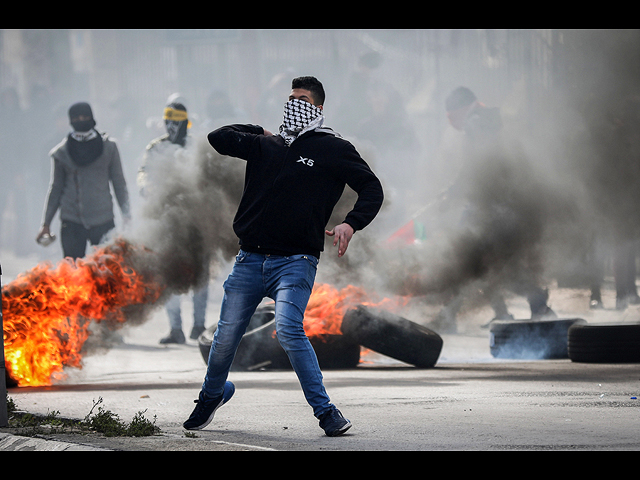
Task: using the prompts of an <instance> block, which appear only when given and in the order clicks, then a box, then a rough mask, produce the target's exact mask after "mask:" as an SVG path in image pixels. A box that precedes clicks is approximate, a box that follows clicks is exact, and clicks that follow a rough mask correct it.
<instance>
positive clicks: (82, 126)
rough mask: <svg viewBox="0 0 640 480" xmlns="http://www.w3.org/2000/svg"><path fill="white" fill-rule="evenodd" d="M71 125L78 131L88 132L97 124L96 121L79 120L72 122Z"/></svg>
mask: <svg viewBox="0 0 640 480" xmlns="http://www.w3.org/2000/svg"><path fill="white" fill-rule="evenodd" d="M71 126H72V127H73V129H74V130H75V131H76V132H88V131H89V130H91V129H92V128H93V127H95V126H96V121H95V120H93V119H91V120H78V121H76V122H71Z"/></svg>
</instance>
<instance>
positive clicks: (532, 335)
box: [489, 318, 586, 360]
mask: <svg viewBox="0 0 640 480" xmlns="http://www.w3.org/2000/svg"><path fill="white" fill-rule="evenodd" d="M583 323H586V322H585V321H584V320H583V319H581V318H571V319H559V320H521V321H517V320H516V321H506V320H496V321H494V322H492V323H491V327H490V329H489V346H490V349H491V355H492V356H493V357H495V358H510V359H519V360H541V359H556V358H568V356H569V354H568V346H567V345H568V341H567V337H568V330H569V328H570V327H571V326H572V325H575V324H583Z"/></svg>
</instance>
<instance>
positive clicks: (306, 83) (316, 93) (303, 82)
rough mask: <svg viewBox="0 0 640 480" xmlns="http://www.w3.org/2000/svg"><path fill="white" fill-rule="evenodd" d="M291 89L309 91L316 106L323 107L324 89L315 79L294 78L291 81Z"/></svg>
mask: <svg viewBox="0 0 640 480" xmlns="http://www.w3.org/2000/svg"><path fill="white" fill-rule="evenodd" d="M291 88H292V89H293V88H304V89H305V90H309V91H310V92H311V95H312V96H313V100H314V101H315V102H316V105H324V87H323V86H322V83H320V80H318V79H317V78H316V77H296V78H294V79H293V80H292V81H291Z"/></svg>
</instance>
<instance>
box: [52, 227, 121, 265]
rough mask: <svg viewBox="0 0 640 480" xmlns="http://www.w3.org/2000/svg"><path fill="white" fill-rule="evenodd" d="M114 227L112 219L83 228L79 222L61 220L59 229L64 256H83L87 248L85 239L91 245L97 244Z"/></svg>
mask: <svg viewBox="0 0 640 480" xmlns="http://www.w3.org/2000/svg"><path fill="white" fill-rule="evenodd" d="M114 227H115V223H113V220H111V221H109V222H107V223H104V224H102V225H98V226H96V227H91V228H85V227H84V225H80V224H79V223H73V222H68V221H63V222H62V227H61V229H60V241H61V242H62V253H63V255H64V257H65V258H66V257H71V258H73V259H76V258H82V257H84V255H85V253H86V250H87V241H89V242H90V243H91V245H98V244H99V243H100V242H101V241H102V239H103V238H104V236H105V235H106V234H107V233H108V232H109V231H110V230H111V229H112V228H114Z"/></svg>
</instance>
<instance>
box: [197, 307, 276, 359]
mask: <svg viewBox="0 0 640 480" xmlns="http://www.w3.org/2000/svg"><path fill="white" fill-rule="evenodd" d="M274 317H275V311H274V308H273V305H271V304H269V305H266V306H263V307H258V309H256V312H255V313H254V314H253V316H252V317H251V320H250V321H249V326H248V327H247V333H245V335H247V334H248V333H250V332H251V331H253V330H255V329H256V328H259V327H261V326H262V325H264V324H266V323H268V322H270V321H271V320H273V318H274ZM217 328H218V322H215V323H214V324H213V325H211V326H209V327H208V328H207V329H206V330H205V331H204V332H202V333H201V334H200V336H199V337H198V347H199V349H200V354H201V355H202V359H203V360H204V363H205V364H206V363H208V362H209V351H210V350H211V343H212V342H213V335H214V334H215V333H216V329H217Z"/></svg>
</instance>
